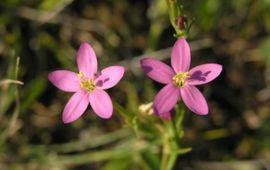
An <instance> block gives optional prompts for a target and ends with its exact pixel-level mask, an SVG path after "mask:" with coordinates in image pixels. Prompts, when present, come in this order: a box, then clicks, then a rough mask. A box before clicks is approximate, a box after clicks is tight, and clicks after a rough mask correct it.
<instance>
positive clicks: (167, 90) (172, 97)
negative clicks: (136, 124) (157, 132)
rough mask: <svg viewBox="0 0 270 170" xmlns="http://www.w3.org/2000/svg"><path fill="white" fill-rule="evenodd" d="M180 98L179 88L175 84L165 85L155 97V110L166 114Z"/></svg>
mask: <svg viewBox="0 0 270 170" xmlns="http://www.w3.org/2000/svg"><path fill="white" fill-rule="evenodd" d="M179 98H180V95H179V91H178V89H177V88H176V87H175V86H174V85H173V84H168V85H166V86H165V87H163V88H162V89H161V90H160V91H159V92H158V94H157V95H156V97H155V99H154V105H153V107H154V112H155V113H157V114H159V115H161V114H162V115H164V114H166V113H167V112H169V111H170V110H172V109H173V107H174V106H175V104H176V103H177V101H178V99H179Z"/></svg>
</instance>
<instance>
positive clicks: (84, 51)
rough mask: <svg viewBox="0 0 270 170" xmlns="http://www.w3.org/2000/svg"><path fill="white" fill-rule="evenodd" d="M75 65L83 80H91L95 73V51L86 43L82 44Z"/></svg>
mask: <svg viewBox="0 0 270 170" xmlns="http://www.w3.org/2000/svg"><path fill="white" fill-rule="evenodd" d="M77 64H78V68H79V71H81V72H82V73H83V74H84V76H85V78H86V79H88V78H93V76H94V74H95V73H96V72H97V57H96V54H95V51H94V50H93V48H92V47H91V45H89V44H88V43H82V44H81V46H80V48H79V51H78V53H77Z"/></svg>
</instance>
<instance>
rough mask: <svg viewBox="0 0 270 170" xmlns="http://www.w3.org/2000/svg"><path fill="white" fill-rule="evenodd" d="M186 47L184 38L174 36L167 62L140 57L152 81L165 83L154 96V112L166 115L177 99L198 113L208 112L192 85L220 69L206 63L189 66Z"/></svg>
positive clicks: (213, 74) (210, 78) (203, 100)
mask: <svg viewBox="0 0 270 170" xmlns="http://www.w3.org/2000/svg"><path fill="white" fill-rule="evenodd" d="M190 60H191V57H190V47H189V45H188V43H187V41H186V40H185V39H184V38H181V39H178V40H177V41H176V43H175V44H174V46H173V49H172V53H171V65H172V68H171V67H169V66H168V65H166V64H164V63H162V62H161V61H159V60H156V59H152V58H144V59H142V60H141V66H142V68H143V70H144V72H145V73H146V74H147V75H148V76H149V77H150V78H152V79H153V80H155V81H157V82H159V83H162V84H166V86H165V87H163V88H162V89H161V90H160V91H159V93H158V94H157V95H156V96H155V99H154V104H153V108H154V112H155V113H157V114H159V115H161V116H163V117H168V112H170V111H171V110H172V109H173V108H174V106H175V105H176V103H177V101H178V100H180V98H182V99H183V102H184V103H185V105H186V106H187V107H188V108H189V109H190V110H191V111H192V112H194V113H196V114H199V115H206V114H208V105H207V102H206V100H205V98H204V96H203V95H202V93H201V92H200V91H199V90H198V89H197V88H196V87H195V85H201V84H205V83H208V82H210V81H212V80H214V79H215V78H216V77H217V76H218V75H219V74H220V73H221V71H222V66H221V65H219V64H214V63H208V64H203V65H199V66H196V67H194V68H192V69H189V67H190Z"/></svg>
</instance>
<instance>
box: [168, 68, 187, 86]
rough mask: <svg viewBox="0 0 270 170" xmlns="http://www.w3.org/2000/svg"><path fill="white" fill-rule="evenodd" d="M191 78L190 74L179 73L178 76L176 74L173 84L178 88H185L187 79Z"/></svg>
mask: <svg viewBox="0 0 270 170" xmlns="http://www.w3.org/2000/svg"><path fill="white" fill-rule="evenodd" d="M187 78H190V74H189V72H181V71H180V72H179V73H178V74H176V75H175V76H173V78H172V79H173V83H174V85H176V86H177V87H183V86H185V84H186V79H187Z"/></svg>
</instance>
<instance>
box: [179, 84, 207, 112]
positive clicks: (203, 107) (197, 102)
mask: <svg viewBox="0 0 270 170" xmlns="http://www.w3.org/2000/svg"><path fill="white" fill-rule="evenodd" d="M180 93H181V97H182V99H183V101H184V103H185V105H186V106H187V107H188V108H189V109H190V110H191V111H192V112H194V113H196V114H199V115H207V114H208V105H207V103H206V100H205V98H204V96H203V95H202V93H201V92H200V91H199V90H198V89H197V88H196V87H195V86H191V85H186V86H184V87H182V88H181V89H180Z"/></svg>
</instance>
